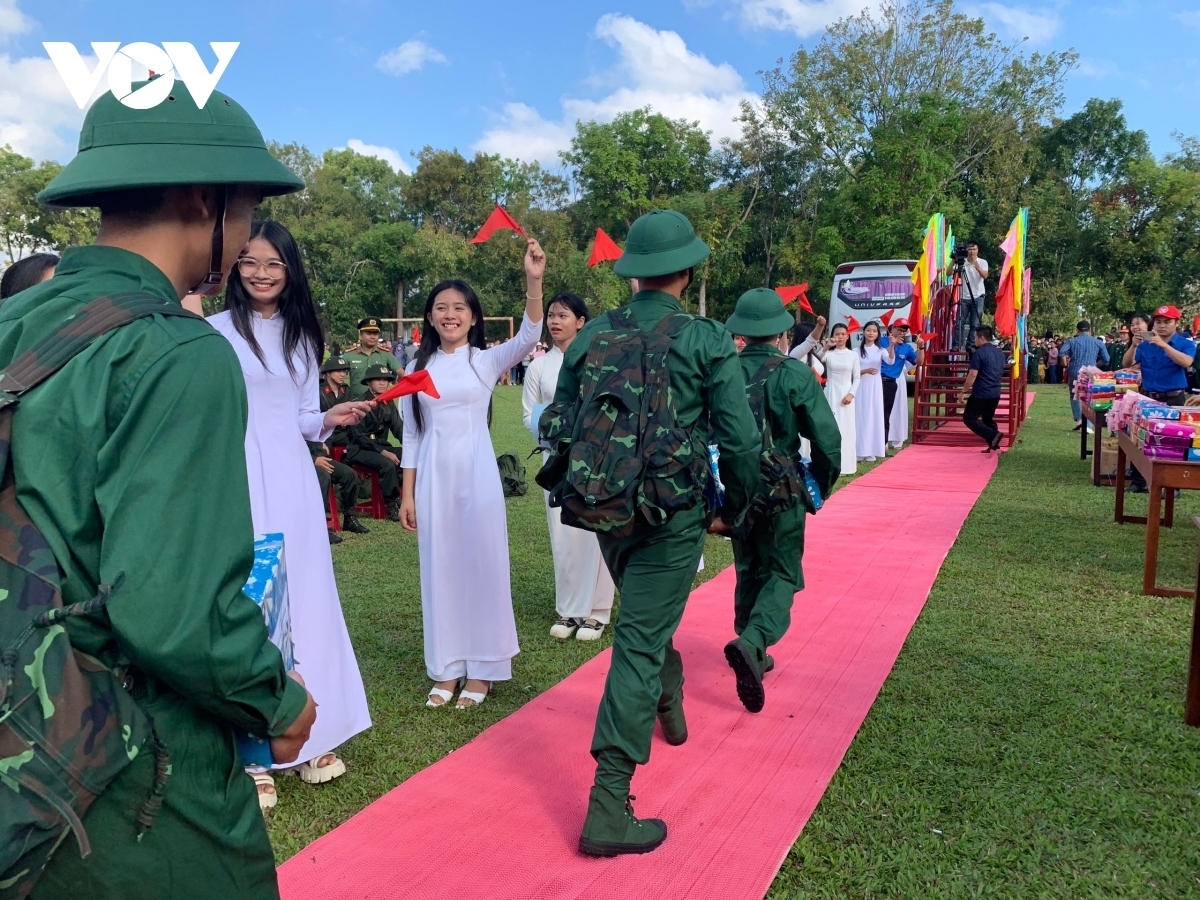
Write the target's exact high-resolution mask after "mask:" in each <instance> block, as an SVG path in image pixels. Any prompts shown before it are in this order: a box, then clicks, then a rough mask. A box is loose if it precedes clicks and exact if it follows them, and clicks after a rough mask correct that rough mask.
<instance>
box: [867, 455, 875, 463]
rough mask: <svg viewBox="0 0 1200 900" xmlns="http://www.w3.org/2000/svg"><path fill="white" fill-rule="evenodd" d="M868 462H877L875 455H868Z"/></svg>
mask: <svg viewBox="0 0 1200 900" xmlns="http://www.w3.org/2000/svg"><path fill="white" fill-rule="evenodd" d="M867 462H875V457H873V456H868V457H867Z"/></svg>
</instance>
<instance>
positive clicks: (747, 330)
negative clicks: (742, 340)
mask: <svg viewBox="0 0 1200 900" xmlns="http://www.w3.org/2000/svg"><path fill="white" fill-rule="evenodd" d="M795 324H796V319H795V318H794V317H793V316H792V314H791V313H790V312H788V311H787V309H786V308H785V307H784V305H783V298H782V297H780V296H779V295H778V294H777V293H775V292H774V291H773V290H771V289H770V288H754V289H753V290H749V291H746V293H744V294H742V296H740V297H738V302H737V306H736V307H735V308H734V310H733V315H732V316H730V317H729V321H728V322H726V323H725V327H726V329H728V330H729V332H730V333H731V334H740V335H741V336H742V337H748V338H765V337H775V335H777V334H783V333H784V332H785V331H789V330H790V329H791V327H792V326H793V325H795Z"/></svg>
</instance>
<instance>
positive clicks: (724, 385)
mask: <svg viewBox="0 0 1200 900" xmlns="http://www.w3.org/2000/svg"><path fill="white" fill-rule="evenodd" d="M708 254H709V250H708V246H707V245H706V244H705V243H704V242H703V241H702V240H700V239H699V238H698V237H696V233H695V231H694V230H693V229H692V225H691V223H690V222H689V221H688V220H687V219H686V218H685V217H684V216H683V215H681V214H680V213H678V212H675V211H673V210H665V209H657V210H654V211H653V212H650V213H647V214H646V215H644V216H642V217H641V218H639V219H638V220H637V221H636V222H634V223H633V226H632V227H631V228H630V229H629V237H628V239H627V240H626V243H625V252H624V253H623V254H622V255H621V258H620V259H619V260H617V263H616V267H615V269H614V271H615V272H616V273H617V274H618V275H620V276H622V277H625V278H636V279H638V287H639V291H638V293H636V294H635V295H634V297H633V299H632V300H631V301H630V304H629V307H628V308H629V311H630V313H631V314H632V315H633V317H634V319H635V320H636V321H637V324H638V327H639V328H643V329H647V330H648V329H652V328H654V326H655V325H657V324H658V323H659V322H660V321H662V319H663V318H665V317H666V316H668V315H671V314H673V313H678V312H681V311H682V306H681V305H680V302H679V298H680V297H681V295H682V294H683V292H684V290H686V289H687V287H688V285H689V284H691V281H692V274H693V273H692V270H693V267H694V266H696V265H698V264H700V263H701V262H703V261H704V260H705V259H706V258H707V257H708ZM608 328H610V326H609V320H608V316H607V314H606V315H601V316H598V317H597V318H595V319H593V320H592V321H590V322H589V323H588V324H587V325H585V326H584V328H583V330H582V331H580V332H579V336H578V337H577V338H576V339H575V340H574V342H572V344H571V346H570V348H568V350H567V354H566V358H565V359H564V360H563V365H562V371H561V373H560V374H559V379H558V389H557V392H556V394H555V398H554V399H555V402H556V403H557V402H561V403H572V402H575V401H576V400H577V399H578V398H579V396H580V386H581V384H582V380H583V372H584V367H585V364H586V361H587V356H588V352H589V350H590V348H591V347H592V344H593V342H595V341H596V340H597V339H598V338H599V337H600V336H601V335H602V334H603V333H604V331H605V330H606V329H608ZM667 374H668V376H669V379H670V384H671V391H672V394H673V397H674V400H675V404H676V414H677V422H678V425H679V427H680V428H684V429H687V430H691V431H693V432H694V433H698V434H701V435H711V436H712V439H713V440H714V441H715V443H716V444H717V445H718V446H719V447H720V450H721V456H720V470H721V480H722V482H723V483H724V485H725V489H726V492H727V498H728V502H727V509H728V510H730V511H731V512H729V513H728V515H730V518H731V519H733V518H737V515H738V514H740V512H741V511H743V510H744V509H745V507H746V505H747V503H748V500H749V492H750V491H751V490H752V489H753V488H754V487H755V485H756V484H757V482H758V468H759V461H758V456H759V449H760V446H761V438H760V436H759V432H758V430H757V429H756V428H755V425H754V417H753V416H752V415H751V413H750V407H749V405H748V404H747V402H746V385H745V381H744V379H743V377H742V369H741V366H740V365H739V364H738V357H737V351H736V350H735V349H734V346H733V339H732V338H731V337H730V336H729V333H728V332H727V331H726V330H725V328H724V326H722V325H720V324H719V323H717V322H713V321H712V320H711V319H705V318H700V317H697V318H696V319H695V320H694V321H693V322H691V323H690V324H688V325H686V326H685V327H684V328H683V329H682V330H681V331H680V332H679V334H678V335H677V336H676V337H675V339H674V341H673V342H672V344H671V349H670V352H669V353H668V355H667ZM701 446H703V444H702V443H701ZM706 464H707V463H706ZM710 516H711V514H710V513H709V512H708V510H707V509H706V508H705V504H704V501H703V500H700V502H699V503H698V504H697V505H696V506H694V507H692V508H691V509H687V510H683V511H681V512H677V513H675V514H674V515H672V516H671V517H670V518H669V519H668V520H667V521H666V523H665V524H662V525H658V526H655V525H651V524H649V523H648V522H645V521H644V520H641V519H639V520H638V521H637V523H636V524H635V526H634V529H633V534H632V535H630V536H629V537H624V538H614V537H611V536H609V535H606V534H603V533H600V534H598V535H597V537H598V538H599V541H600V550H601V552H602V553H603V555H604V560H605V562H606V563H607V565H608V569H609V571H610V572H611V573H612V576H613V580H614V581H615V582H616V584H617V587H618V588H619V589H620V591H621V613H620V618H619V619H618V621H617V625H616V628H615V629H614V632H613V635H614V637H613V649H612V661H611V664H610V667H609V671H608V678H607V679H606V680H605V684H604V697H603V699H602V700H601V701H600V710H599V713H598V715H597V717H596V731H595V735H594V737H593V738H592V756H593V757H595V759H596V780H595V785H594V786H593V787H592V789H591V793H590V795H589V799H588V810H587V818H586V820H585V822H584V826H583V834H582V836H581V837H580V841H579V848H580V850H581V851H582V852H584V853H587V854H590V855H595V856H615V855H617V854H620V853H645V852H647V851H650V850H653V849H654V848H655V847H657V846H658V845H659V844H661V843H662V842H663V840H664V839H665V838H666V834H667V827H666V824H665V823H664V822H662V821H661V820H659V819H637V818H635V817H634V815H633V807H632V805H631V804H630V802H629V801H630V799H631V798H630V795H629V785H630V780H631V779H632V778H633V772H634V769H635V767H636V766H637V765H638V764H639V763H641V764H645V763H646V762H647V761H648V760H649V758H650V739H651V735H652V733H653V731H654V721H655V718H656V716H657V718H658V720H659V722H660V724H661V725H662V728H663V734H664V736H665V737H666V738H667V740H668V741H669V742H670V743H672V744H681V743H683V742H684V741H685V740H686V739H687V724H686V721H685V719H684V715H683V659H682V657H681V656H680V654H679V651H678V650H676V649H675V648H674V647H673V646H672V644H671V637H672V635H674V633H675V629H676V628H677V627H678V626H679V620H680V619H681V618H682V616H683V609H684V605H685V604H686V602H687V598H688V593H689V591H690V590H691V586H692V580H693V578H694V577H695V575H696V569H697V567H698V566H699V563H700V554H701V552H702V551H703V549H704V539H705V531H706V529H707V527H708V525H709V522H710Z"/></svg>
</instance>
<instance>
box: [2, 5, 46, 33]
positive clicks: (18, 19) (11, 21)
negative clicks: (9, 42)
mask: <svg viewBox="0 0 1200 900" xmlns="http://www.w3.org/2000/svg"><path fill="white" fill-rule="evenodd" d="M35 24H37V23H35V22H34V21H33V19H31V18H29V16H27V15H25V13H23V12H21V11H20V10H19V9H17V0H0V38H4V39H7V38H10V37H12V36H13V35H15V34H24V33H25V32H27V31H31V30H33V26H34V25H35Z"/></svg>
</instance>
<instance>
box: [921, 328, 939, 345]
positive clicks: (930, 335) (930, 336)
mask: <svg viewBox="0 0 1200 900" xmlns="http://www.w3.org/2000/svg"><path fill="white" fill-rule="evenodd" d="M935 337H937V332H936V331H926V332H924V333H923V334H922V335H921V340H923V341H924V342H925V343H926V344H928V343H929V342H930V341H932V340H933V339H934V338H935Z"/></svg>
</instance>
